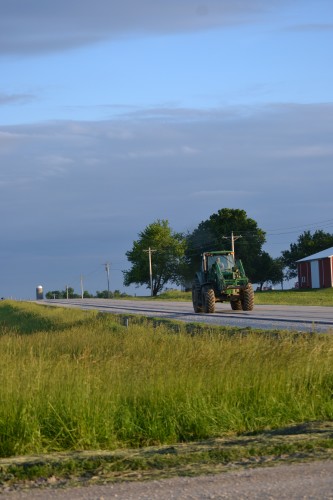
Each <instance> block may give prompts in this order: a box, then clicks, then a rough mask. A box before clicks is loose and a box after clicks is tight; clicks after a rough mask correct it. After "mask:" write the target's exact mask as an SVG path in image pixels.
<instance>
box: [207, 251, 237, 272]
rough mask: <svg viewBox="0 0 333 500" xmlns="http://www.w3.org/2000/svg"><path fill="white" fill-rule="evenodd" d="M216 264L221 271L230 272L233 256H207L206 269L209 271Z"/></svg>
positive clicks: (232, 265) (233, 262) (233, 261)
mask: <svg viewBox="0 0 333 500" xmlns="http://www.w3.org/2000/svg"><path fill="white" fill-rule="evenodd" d="M215 263H216V264H217V265H218V266H219V267H220V269H221V270H222V271H232V268H233V267H234V265H235V260H234V256H233V255H209V256H208V269H211V267H212V265H213V264H215Z"/></svg>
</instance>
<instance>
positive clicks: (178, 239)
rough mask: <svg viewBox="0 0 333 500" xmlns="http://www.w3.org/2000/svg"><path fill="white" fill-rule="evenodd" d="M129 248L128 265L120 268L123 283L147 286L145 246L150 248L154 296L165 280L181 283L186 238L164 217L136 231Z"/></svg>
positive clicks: (147, 270)
mask: <svg viewBox="0 0 333 500" xmlns="http://www.w3.org/2000/svg"><path fill="white" fill-rule="evenodd" d="M138 236H139V238H138V240H136V241H134V242H133V248H132V250H129V251H128V252H126V256H127V259H128V261H129V262H130V263H131V264H132V267H131V269H130V270H128V271H123V274H124V285H125V286H129V285H131V284H133V283H135V284H136V285H138V286H140V285H141V286H142V285H147V288H151V286H150V270H149V258H148V250H149V249H151V256H152V258H151V262H152V295H154V296H156V295H157V294H158V293H159V292H160V291H161V290H163V287H164V286H165V285H166V284H167V283H168V282H170V283H175V284H180V283H181V277H180V267H181V265H182V263H183V259H184V251H185V245H186V239H185V238H184V235H183V234H181V233H176V232H173V231H172V229H171V228H170V226H169V222H168V221H167V220H157V221H155V222H153V223H152V224H149V225H148V226H147V227H146V228H145V229H144V230H143V231H142V232H140V233H139V235H138Z"/></svg>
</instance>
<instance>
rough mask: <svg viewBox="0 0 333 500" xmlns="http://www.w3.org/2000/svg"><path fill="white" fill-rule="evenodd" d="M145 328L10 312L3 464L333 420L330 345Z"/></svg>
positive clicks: (16, 307) (92, 316)
mask: <svg viewBox="0 0 333 500" xmlns="http://www.w3.org/2000/svg"><path fill="white" fill-rule="evenodd" d="M140 321H141V324H136V323H135V321H134V320H133V321H130V322H129V326H128V328H126V327H125V326H123V325H122V324H120V322H119V319H118V318H117V317H115V316H110V315H98V314H97V313H90V312H89V313H88V312H83V311H78V310H66V309H63V310H62V309H58V308H57V309H51V308H44V307H41V306H36V305H27V304H15V303H7V302H6V303H4V304H1V305H0V325H1V326H0V376H1V386H0V399H1V401H0V402H1V404H0V456H10V455H17V454H26V453H37V452H46V451H54V450H73V449H76V450H77V449H115V448H117V447H137V446H143V445H150V444H160V443H175V442H179V441H187V440H198V439H203V438H207V437H212V436H218V435H221V434H223V433H228V432H243V431H256V430H260V429H264V428H274V427H278V426H282V425H286V424H290V423H296V422H303V421H308V420H317V419H331V418H332V417H333V400H332V393H333V339H332V338H331V336H326V335H322V336H319V335H316V334H312V335H305V334H304V335H301V334H298V335H296V334H290V333H286V334H277V333H276V334H265V333H261V334H260V333H244V332H239V333H237V332H236V333H234V334H230V333H223V330H222V329H220V330H219V329H216V328H215V329H214V330H209V329H208V330H207V332H206V333H203V332H202V329H201V330H200V334H199V333H198V334H195V332H193V333H194V334H193V335H192V336H191V335H188V334H186V333H185V330H184V332H182V331H179V332H178V333H175V332H174V331H172V330H170V328H168V327H167V326H165V325H164V326H155V328H154V327H153V326H152V325H151V324H150V323H148V322H147V323H146V324H145V323H144V322H142V319H141V320H140ZM45 325H46V326H47V328H44V326H45ZM40 326H42V329H41V328H40ZM180 330H181V329H180ZM198 331H199V330H198ZM218 331H219V333H217V332H218Z"/></svg>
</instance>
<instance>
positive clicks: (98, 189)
mask: <svg viewBox="0 0 333 500" xmlns="http://www.w3.org/2000/svg"><path fill="white" fill-rule="evenodd" d="M332 47H333V3H332V0H269V1H267V0H167V1H166V0H66V1H65V0H57V2H53V1H51V0H1V4H0V75H1V78H0V208H1V214H2V216H1V240H0V241H1V244H0V296H6V297H10V296H12V297H16V298H34V295H35V288H36V286H37V285H39V284H41V285H43V287H44V290H45V291H48V290H54V289H64V288H65V286H66V285H67V284H68V285H70V286H72V287H73V288H74V289H75V290H76V291H77V292H78V293H80V276H81V275H83V277H84V288H85V289H86V290H89V291H90V292H91V293H95V292H96V290H103V289H106V288H107V280H106V273H105V268H104V264H105V263H106V262H110V263H111V275H110V278H111V282H110V288H111V290H114V289H120V290H122V291H127V292H128V293H133V292H135V291H136V289H135V288H134V287H133V288H131V289H125V288H124V286H123V283H122V272H121V270H123V269H126V268H128V262H127V260H126V256H125V252H126V251H127V250H130V249H131V247H132V243H133V241H134V240H135V239H136V238H137V235H138V233H139V232H140V231H141V230H143V229H144V228H145V227H146V226H147V225H148V224H150V223H151V222H153V221H155V220H156V219H168V220H169V222H170V225H171V227H172V228H173V229H174V230H177V231H188V230H189V231H191V230H193V229H194V228H195V227H196V226H197V225H198V224H199V223H200V222H201V221H202V220H205V219H207V218H208V217H209V216H210V215H211V214H213V213H215V212H216V211H218V210H219V209H220V208H224V207H228V208H241V209H244V210H245V211H246V212H247V215H248V216H249V217H251V218H253V219H255V220H256V221H257V223H258V225H259V227H260V228H262V229H263V230H265V231H266V232H267V244H266V245H265V250H266V251H268V252H269V253H270V254H271V255H272V256H273V257H277V256H279V255H280V253H281V251H282V250H285V249H288V248H289V245H290V243H292V242H295V241H296V240H297V237H298V235H299V234H300V233H302V232H303V231H304V230H308V229H309V230H311V231H314V230H316V229H323V230H325V231H327V232H333V215H332V213H333V198H332V185H333V168H332V166H333V165H332V163H333V162H332V160H333V61H332ZM147 264H148V263H147ZM143 292H144V293H147V294H148V293H149V292H148V291H145V290H144V291H143ZM138 293H139V292H138ZM141 293H142V292H141Z"/></svg>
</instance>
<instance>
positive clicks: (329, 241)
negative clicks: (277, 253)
mask: <svg viewBox="0 0 333 500" xmlns="http://www.w3.org/2000/svg"><path fill="white" fill-rule="evenodd" d="M332 246H333V234H330V233H325V232H324V231H322V230H321V229H318V230H317V231H315V232H314V233H313V234H311V231H304V233H302V234H301V235H300V236H299V237H298V239H297V242H296V243H291V244H290V248H289V250H284V251H283V252H282V259H283V262H284V265H285V266H286V267H288V271H287V278H288V279H291V278H295V277H296V276H297V263H296V262H297V261H298V260H299V259H303V258H304V257H308V256H309V255H313V254H315V253H317V252H321V251H322V250H326V248H330V247H332Z"/></svg>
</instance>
